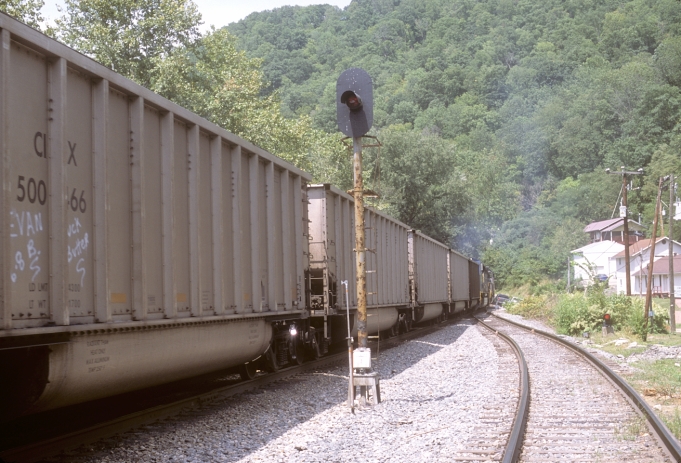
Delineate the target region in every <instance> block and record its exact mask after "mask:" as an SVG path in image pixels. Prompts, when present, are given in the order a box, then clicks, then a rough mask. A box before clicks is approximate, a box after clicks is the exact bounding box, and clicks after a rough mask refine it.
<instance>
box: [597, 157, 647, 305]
mask: <svg viewBox="0 0 681 463" xmlns="http://www.w3.org/2000/svg"><path fill="white" fill-rule="evenodd" d="M605 172H606V173H607V174H610V173H612V174H619V175H621V176H622V209H623V210H624V215H622V209H621V210H620V217H623V218H624V240H623V241H624V267H625V274H626V282H627V283H626V288H627V296H631V263H630V262H629V208H628V207H627V187H628V178H627V176H629V175H641V174H643V169H638V170H637V171H636V172H631V171H626V170H624V166H622V167H621V168H620V172H611V171H610V169H605Z"/></svg>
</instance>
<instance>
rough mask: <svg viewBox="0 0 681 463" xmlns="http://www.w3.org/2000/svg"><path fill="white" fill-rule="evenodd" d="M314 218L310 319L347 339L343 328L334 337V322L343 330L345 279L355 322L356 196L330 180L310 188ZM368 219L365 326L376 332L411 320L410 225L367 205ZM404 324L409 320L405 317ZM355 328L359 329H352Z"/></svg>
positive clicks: (310, 209)
mask: <svg viewBox="0 0 681 463" xmlns="http://www.w3.org/2000/svg"><path fill="white" fill-rule="evenodd" d="M308 197H309V206H308V214H309V217H310V303H311V309H312V310H311V312H310V314H311V317H312V323H313V324H315V325H316V326H317V327H318V329H320V330H323V333H324V338H325V340H326V341H327V342H328V340H329V339H330V338H335V339H339V340H344V339H345V336H347V334H345V335H344V334H343V332H339V333H336V335H335V336H332V333H331V331H330V330H331V329H332V328H331V327H332V326H333V327H337V328H338V329H339V330H341V331H343V330H344V329H345V330H347V329H346V328H345V324H344V323H335V324H333V323H330V320H332V319H338V318H342V320H345V311H346V300H345V288H344V287H343V286H341V281H343V280H347V281H348V285H349V289H348V294H349V304H350V310H351V311H352V313H353V316H352V317H351V322H352V323H351V324H352V325H353V327H354V326H356V325H355V323H354V318H355V315H356V308H357V299H356V290H355V287H356V286H355V272H356V269H355V254H354V246H355V232H354V201H353V198H352V197H351V196H350V195H348V194H347V193H344V192H343V191H341V190H339V189H338V188H335V187H333V186H331V185H311V186H310V187H309V188H308ZM365 220H366V247H367V253H366V265H367V331H368V332H369V333H377V332H379V331H388V330H395V329H397V324H398V319H399V320H408V319H410V311H409V305H410V300H409V292H408V287H409V274H408V262H407V231H408V230H409V227H408V226H407V225H405V224H403V223H401V222H399V221H397V220H395V219H393V218H391V217H389V216H387V215H385V214H384V213H382V212H379V211H376V210H373V209H371V208H369V207H367V208H366V211H365ZM405 323H406V322H405ZM354 331H356V328H355V329H354Z"/></svg>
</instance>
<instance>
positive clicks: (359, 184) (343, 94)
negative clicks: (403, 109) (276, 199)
mask: <svg viewBox="0 0 681 463" xmlns="http://www.w3.org/2000/svg"><path fill="white" fill-rule="evenodd" d="M373 100H374V94H373V83H372V82H371V76H369V74H367V72H366V71H365V70H364V69H360V68H350V69H346V70H345V71H343V72H342V73H341V75H340V77H338V81H337V82H336V118H337V120H338V129H339V130H340V131H341V132H343V134H345V135H346V136H348V137H352V158H353V162H352V164H353V174H354V175H353V177H354V188H353V190H352V196H353V198H354V200H355V269H356V273H357V275H356V281H357V347H358V349H357V350H356V351H355V352H353V356H352V368H353V369H354V370H355V372H354V373H353V374H352V375H351V376H352V378H351V380H350V382H351V384H350V394H349V395H348V401H349V402H352V401H353V400H354V395H355V391H356V387H357V386H359V387H360V391H361V392H360V393H361V394H362V397H363V398H364V399H360V400H368V398H369V393H368V391H369V390H370V389H372V388H373V391H374V394H373V395H374V400H375V402H376V403H379V402H380V401H381V389H380V381H379V377H378V373H377V372H375V371H372V368H371V350H370V349H369V348H368V347H367V292H366V240H365V228H364V179H363V178H362V137H363V136H364V135H366V134H367V132H368V131H369V129H370V128H371V125H372V124H373V121H374V110H373V107H374V103H373ZM348 318H349V316H348ZM348 339H351V338H348ZM351 406H352V404H351Z"/></svg>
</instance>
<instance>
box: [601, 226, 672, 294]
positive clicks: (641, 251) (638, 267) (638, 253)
mask: <svg viewBox="0 0 681 463" xmlns="http://www.w3.org/2000/svg"><path fill="white" fill-rule="evenodd" d="M651 241H652V240H650V239H643V240H640V241H637V242H636V243H632V244H631V245H629V266H630V270H631V276H632V279H631V293H632V294H645V292H646V287H645V285H646V283H645V279H646V275H647V271H646V269H647V267H648V264H649V263H650V243H651ZM673 252H674V255H675V256H676V255H681V244H680V243H677V242H676V241H674V243H673ZM664 256H669V238H667V237H666V236H663V237H660V238H657V239H656V240H655V261H657V260H659V259H661V258H662V257H664ZM611 260H612V261H614V264H615V265H614V267H615V268H616V275H617V276H616V279H617V292H618V293H625V292H626V280H625V275H626V266H625V262H624V246H622V251H621V252H619V253H618V254H616V255H615V256H613V257H612V258H611ZM663 260H664V261H665V262H667V274H668V273H669V264H668V262H669V259H668V258H666V257H665V258H664V259H663ZM654 265H658V264H657V263H656V264H654ZM660 265H662V264H660ZM653 275H655V273H653ZM641 279H643V288H641V284H640V282H641ZM665 281H666V280H665ZM679 283H680V284H681V280H680V281H679ZM660 286H661V285H660ZM668 291H669V289H668V287H667V292H668Z"/></svg>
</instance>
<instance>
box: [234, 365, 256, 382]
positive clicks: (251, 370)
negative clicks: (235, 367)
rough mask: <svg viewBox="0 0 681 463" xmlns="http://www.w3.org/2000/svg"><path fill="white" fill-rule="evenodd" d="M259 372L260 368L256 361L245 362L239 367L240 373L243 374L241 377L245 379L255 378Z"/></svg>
mask: <svg viewBox="0 0 681 463" xmlns="http://www.w3.org/2000/svg"><path fill="white" fill-rule="evenodd" d="M257 372H258V368H257V367H256V362H248V363H244V364H243V365H241V366H240V367H239V375H241V379H243V380H244V381H248V380H249V379H253V378H255V374H256V373H257Z"/></svg>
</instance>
